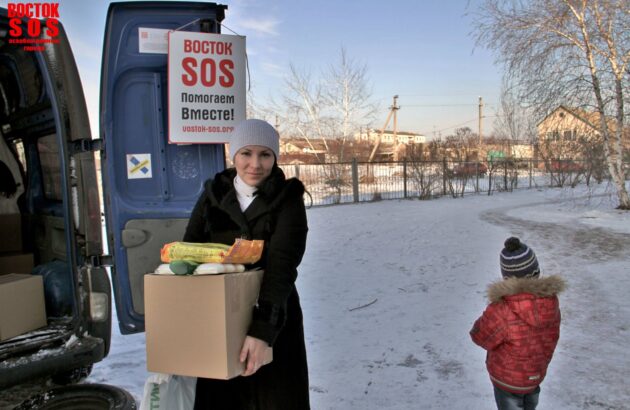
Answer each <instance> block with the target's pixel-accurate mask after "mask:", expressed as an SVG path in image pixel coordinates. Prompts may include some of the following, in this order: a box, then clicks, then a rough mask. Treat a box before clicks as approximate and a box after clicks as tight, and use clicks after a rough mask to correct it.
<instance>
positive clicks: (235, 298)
mask: <svg viewBox="0 0 630 410" xmlns="http://www.w3.org/2000/svg"><path fill="white" fill-rule="evenodd" d="M262 276H263V272H262V271H247V272H242V273H228V274H224V275H191V276H180V275H154V274H150V275H145V277H144V313H145V329H146V347H147V369H148V370H149V371H151V372H157V373H167V374H179V375H185V376H196V377H205V378H210V379H224V380H227V379H231V378H234V377H236V376H238V375H240V374H241V373H242V372H243V370H244V365H243V364H242V363H240V361H239V355H240V352H241V348H242V347H243V341H244V340H245V336H246V334H247V329H248V328H249V325H250V323H251V318H252V312H253V308H254V306H255V304H256V300H257V298H258V292H259V290H260V283H261V281H262ZM271 360H272V355H271V354H270V356H269V357H268V358H267V360H266V362H267V363H268V362H271Z"/></svg>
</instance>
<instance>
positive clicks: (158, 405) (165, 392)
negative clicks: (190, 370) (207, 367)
mask: <svg viewBox="0 0 630 410" xmlns="http://www.w3.org/2000/svg"><path fill="white" fill-rule="evenodd" d="M196 386H197V378H196V377H189V376H175V375H170V374H162V373H154V374H151V375H150V376H149V377H148V378H147V381H146V382H145V383H144V393H143V394H142V401H141V402H140V410H154V409H177V410H192V409H193V406H194V405H195V388H196Z"/></svg>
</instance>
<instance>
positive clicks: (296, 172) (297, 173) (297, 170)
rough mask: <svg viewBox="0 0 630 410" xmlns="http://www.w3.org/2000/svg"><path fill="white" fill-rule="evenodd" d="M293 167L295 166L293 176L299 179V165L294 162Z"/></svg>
mask: <svg viewBox="0 0 630 410" xmlns="http://www.w3.org/2000/svg"><path fill="white" fill-rule="evenodd" d="M294 167H295V177H296V178H297V179H300V166H299V165H298V164H295V165H294Z"/></svg>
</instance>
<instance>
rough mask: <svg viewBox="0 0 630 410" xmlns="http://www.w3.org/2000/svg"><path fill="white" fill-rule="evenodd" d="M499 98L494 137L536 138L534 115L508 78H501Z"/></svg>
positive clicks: (532, 139)
mask: <svg viewBox="0 0 630 410" xmlns="http://www.w3.org/2000/svg"><path fill="white" fill-rule="evenodd" d="M500 98H501V100H500V105H499V112H498V115H497V118H496V120H495V122H494V131H495V133H496V137H498V138H500V139H505V140H512V141H515V140H521V141H528V142H533V141H534V139H535V138H536V122H535V115H534V114H533V113H532V110H531V108H530V107H527V106H526V104H525V103H524V101H523V97H522V96H521V95H520V93H519V90H518V89H517V87H516V86H515V85H513V84H510V82H509V79H508V78H504V79H503V83H502V85H501V96H500Z"/></svg>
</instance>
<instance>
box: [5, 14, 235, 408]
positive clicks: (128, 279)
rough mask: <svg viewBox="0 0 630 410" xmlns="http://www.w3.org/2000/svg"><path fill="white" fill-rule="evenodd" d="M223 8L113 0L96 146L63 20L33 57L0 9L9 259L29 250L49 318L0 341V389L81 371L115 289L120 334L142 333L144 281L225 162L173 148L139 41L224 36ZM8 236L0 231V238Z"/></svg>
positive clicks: (90, 359) (157, 80) (162, 69)
mask: <svg viewBox="0 0 630 410" xmlns="http://www.w3.org/2000/svg"><path fill="white" fill-rule="evenodd" d="M226 8H227V7H226V6H224V5H219V4H215V3H200V2H120V3H112V4H111V5H110V7H109V10H108V15H107V23H106V28H105V38H104V46H103V60H102V73H101V95H100V124H99V125H100V135H99V136H98V138H93V136H92V135H91V134H90V126H89V122H88V115H87V110H86V104H85V100H84V95H83V90H82V87H81V82H80V79H79V75H78V71H77V68H76V65H75V61H74V57H73V54H72V51H71V49H70V46H69V42H68V41H67V38H66V35H65V32H64V30H63V26H62V25H61V24H59V25H58V28H59V33H58V35H57V38H58V39H59V41H58V42H57V43H54V42H53V43H47V44H45V45H44V46H43V48H42V50H40V51H32V50H27V49H25V48H24V47H23V46H22V45H20V44H14V43H11V42H10V41H9V39H10V30H9V23H10V18H9V16H8V14H7V10H5V9H2V10H0V159H3V161H2V162H4V163H6V166H7V168H9V170H10V174H9V175H10V177H11V178H12V179H11V178H7V181H9V180H11V181H10V182H11V184H13V185H11V187H12V189H8V190H5V191H7V192H0V197H2V198H3V199H5V200H7V201H9V202H11V201H12V202H11V204H10V205H11V206H12V207H13V208H11V209H12V211H10V212H9V213H10V214H11V215H12V218H13V223H16V221H17V224H18V225H17V226H18V228H17V229H18V230H19V233H20V234H21V235H19V236H21V241H20V243H19V244H18V245H19V250H18V252H17V253H15V252H14V253H12V254H11V255H13V256H15V255H17V254H22V255H31V256H32V269H29V270H30V272H28V273H31V274H33V275H41V276H42V277H43V283H44V294H45V299H46V300H45V304H46V311H47V316H48V317H47V326H46V327H44V328H40V329H37V330H34V331H31V332H28V333H26V334H22V335H19V336H17V337H13V338H11V339H8V340H5V341H0V390H2V389H5V388H7V387H9V386H15V385H17V384H20V383H24V382H27V381H30V380H33V379H36V378H42V377H52V380H53V381H54V382H55V383H63V384H65V383H74V382H77V381H79V380H81V379H82V378H84V377H86V376H87V375H88V374H89V372H90V370H91V368H92V365H93V364H94V363H96V362H99V361H100V360H102V359H103V358H105V357H106V356H107V354H108V352H109V347H110V339H111V318H112V314H111V312H112V310H111V309H112V301H111V297H110V295H112V288H113V295H114V298H115V306H116V309H117V316H118V320H119V327H120V330H121V332H122V333H123V334H129V333H136V332H142V331H144V306H143V298H144V295H143V275H145V274H146V273H147V272H151V271H153V269H154V268H155V267H156V266H157V265H158V264H159V263H160V260H159V255H160V253H159V250H160V248H161V246H162V245H163V244H164V243H167V242H171V241H175V240H181V238H182V236H183V232H184V229H185V226H186V223H187V220H188V217H189V215H190V212H191V210H192V207H193V205H194V203H195V201H196V199H197V197H198V196H199V195H200V194H201V192H202V188H203V182H204V180H205V179H207V178H208V177H210V176H212V175H214V174H215V173H216V172H218V171H220V170H222V169H223V168H224V167H225V156H224V147H223V145H212V144H205V145H174V144H169V143H168V141H167V137H168V136H167V128H166V125H167V106H166V102H167V98H166V97H167V96H166V92H167V55H166V53H165V51H164V50H160V49H159V47H158V49H155V50H147V49H146V48H145V47H142V46H141V44H146V42H145V43H143V39H142V38H140V37H141V35H140V32H141V31H142V29H150V31H151V32H152V33H156V32H157V33H160V30H175V29H184V30H187V31H196V32H220V22H221V21H222V20H223V18H224V14H225V9H226ZM41 35H42V36H45V35H46V34H45V33H44V32H43V31H42V34H41ZM99 161H100V167H101V169H102V181H101V180H100V179H99V173H98V171H97V167H98V164H99ZM101 182H102V198H99V189H98V187H99V185H100V184H101ZM3 185H4V183H3ZM13 188H15V189H13ZM0 191H2V189H0ZM9 191H10V192H9ZM101 200H102V202H101ZM101 203H102V204H103V205H101ZM0 212H2V208H0ZM103 218H104V220H105V222H106V231H107V235H106V237H105V238H104V237H103V234H102V232H103ZM4 220H5V219H3V218H2V217H1V215H0V221H4ZM2 223H4V222H2ZM12 226H13V225H12ZM9 229H15V228H10V227H9V226H8V225H5V226H0V232H1V234H0V235H10V232H8V230H9ZM104 249H105V251H104ZM14 251H15V250H14ZM1 252H2V249H0V256H2V255H3V254H2V253H1ZM6 255H9V254H6ZM11 255H9V256H11ZM16 266H17V265H16ZM16 269H17V268H16ZM2 273H3V272H0V275H1V274H2ZM110 280H111V281H110ZM110 393H111V395H118V396H116V397H117V398H116V399H115V400H118V401H117V402H116V403H118V404H117V406H118V407H116V408H134V406H135V403H132V401H133V399H130V396H129V395H128V394H127V395H125V394H123V393H121V392H116V391H115V389H112V391H111V392H110ZM74 394H75V396H76V395H77V394H79V393H77V392H76V391H75V393H74ZM86 394H90V393H86ZM107 400H109V401H107V403H110V404H111V403H112V400H114V399H112V398H111V397H110V398H108V399H107ZM122 402H129V403H128V404H120V403H122ZM32 403H33V402H31V404H32ZM24 408H26V407H24ZM43 408H45V407H43ZM55 408H60V407H55ZM98 408H109V407H107V405H104V406H103V407H98Z"/></svg>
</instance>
